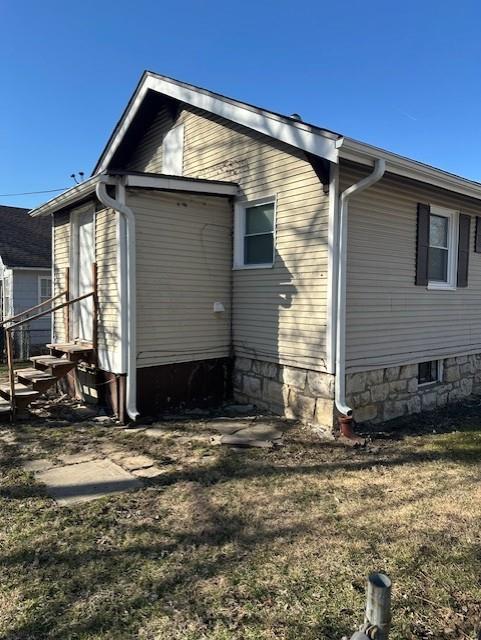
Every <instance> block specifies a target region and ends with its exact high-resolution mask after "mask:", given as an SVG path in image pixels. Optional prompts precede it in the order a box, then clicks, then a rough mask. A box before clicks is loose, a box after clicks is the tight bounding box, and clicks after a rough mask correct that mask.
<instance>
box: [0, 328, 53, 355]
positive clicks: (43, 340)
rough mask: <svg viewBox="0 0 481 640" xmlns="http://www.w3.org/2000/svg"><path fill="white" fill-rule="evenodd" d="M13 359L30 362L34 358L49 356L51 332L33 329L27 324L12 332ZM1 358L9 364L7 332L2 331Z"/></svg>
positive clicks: (0, 337)
mask: <svg viewBox="0 0 481 640" xmlns="http://www.w3.org/2000/svg"><path fill="white" fill-rule="evenodd" d="M12 336H13V358H14V360H16V361H17V362H19V361H24V360H28V359H29V358H31V357H32V356H38V355H42V354H47V353H48V352H49V351H48V348H47V346H46V345H47V343H48V342H50V331H48V330H46V329H32V328H31V327H30V325H28V324H25V325H23V326H21V327H18V328H17V329H14V330H13V331H12ZM0 358H1V361H2V362H4V363H5V362H7V352H6V345H5V331H3V330H2V331H0Z"/></svg>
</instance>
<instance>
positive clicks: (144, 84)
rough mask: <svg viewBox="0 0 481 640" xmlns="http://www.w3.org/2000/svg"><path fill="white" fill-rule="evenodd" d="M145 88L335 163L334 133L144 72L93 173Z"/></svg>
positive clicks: (102, 168)
mask: <svg viewBox="0 0 481 640" xmlns="http://www.w3.org/2000/svg"><path fill="white" fill-rule="evenodd" d="M148 91H155V92H157V93H159V94H162V95H165V96H167V97H169V98H173V99H175V100H179V101H181V102H184V103H186V104H189V105H191V106H193V107H197V108H198V109H202V110H203V111H207V112H209V113H212V114H214V115H216V116H220V117H222V118H225V119H226V120H230V121H231V122H235V123H237V124H240V125H243V126H245V127H247V128H248V129H252V130H253V131H257V132H259V133H263V134H264V135H266V136H269V137H270V138H275V139H276V140H280V141H282V142H285V143H286V144H289V145H291V146H293V147H297V148H298V149H302V150H303V151H307V152H308V153H312V154H314V155H316V156H320V157H321V158H325V159H326V160H329V161H330V162H337V155H338V154H337V150H336V139H337V138H338V135H337V134H332V133H330V132H327V131H326V132H324V133H323V132H321V130H319V131H318V132H317V131H315V130H314V129H313V128H312V127H310V126H309V125H306V124H304V123H302V122H299V121H296V120H293V121H292V123H291V122H286V119H287V118H285V117H282V116H279V115H277V114H274V113H272V112H270V111H265V110H261V109H257V108H255V107H252V106H250V105H247V104H245V103H243V102H238V101H234V100H230V99H227V98H225V97H224V96H221V95H219V94H216V93H212V92H210V91H206V90H205V89H200V88H198V87H194V86H192V85H188V84H185V83H181V82H178V81H177V80H173V79H171V78H166V77H164V76H159V75H157V74H153V73H151V72H146V73H145V74H144V76H143V77H142V79H141V81H140V84H139V87H138V88H137V90H136V93H134V96H133V97H132V99H131V102H130V104H129V105H128V106H127V109H126V111H125V113H124V115H123V116H122V118H121V120H120V123H119V125H118V127H117V130H116V131H114V134H113V135H112V137H111V139H110V140H109V142H108V143H107V146H106V148H105V150H104V151H103V153H102V155H101V157H100V160H99V162H98V163H97V166H96V168H95V173H96V174H97V173H102V172H103V171H106V170H107V168H108V166H109V162H110V160H111V159H112V157H113V155H114V154H115V152H116V151H117V149H118V147H119V145H120V144H121V142H122V140H123V138H124V136H125V134H126V133H127V131H128V129H129V127H130V125H131V124H132V121H133V119H134V118H135V115H136V114H137V111H138V110H139V108H140V105H141V104H142V102H143V101H144V98H145V96H146V94H147V92H148Z"/></svg>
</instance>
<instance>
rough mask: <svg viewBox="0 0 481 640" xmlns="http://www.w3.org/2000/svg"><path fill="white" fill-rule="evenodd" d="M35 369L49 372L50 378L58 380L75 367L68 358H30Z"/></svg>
mask: <svg viewBox="0 0 481 640" xmlns="http://www.w3.org/2000/svg"><path fill="white" fill-rule="evenodd" d="M30 360H31V362H33V366H34V367H35V369H38V370H40V371H50V372H51V374H52V376H55V378H56V379H57V380H58V379H59V378H63V376H64V375H66V374H67V373H68V372H69V371H71V370H72V369H73V368H74V367H75V362H72V360H69V359H68V358H57V356H34V357H33V358H30Z"/></svg>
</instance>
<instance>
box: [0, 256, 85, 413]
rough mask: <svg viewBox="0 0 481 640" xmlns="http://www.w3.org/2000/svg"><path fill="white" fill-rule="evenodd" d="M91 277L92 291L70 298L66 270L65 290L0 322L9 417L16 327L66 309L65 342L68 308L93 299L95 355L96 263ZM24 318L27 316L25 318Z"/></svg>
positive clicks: (13, 391)
mask: <svg viewBox="0 0 481 640" xmlns="http://www.w3.org/2000/svg"><path fill="white" fill-rule="evenodd" d="M92 275H93V286H94V288H93V289H92V291H89V292H88V293H84V294H83V295H81V296H77V297H76V298H70V297H69V295H70V293H69V269H68V268H67V269H66V274H65V282H66V289H65V290H64V291H62V292H61V293H57V295H55V296H52V297H51V298H49V299H48V300H44V301H43V302H41V303H40V304H37V305H35V306H34V307H30V308H29V309H25V310H24V311H21V312H20V313H17V314H16V315H14V316H11V317H10V318H6V319H5V320H2V321H1V322H0V327H3V329H4V332H5V346H6V349H7V367H8V381H9V386H10V403H11V407H10V413H11V415H12V416H13V415H15V373H14V368H13V367H14V364H13V359H14V358H13V336H12V332H13V330H14V329H16V328H17V327H20V326H23V325H25V324H27V323H28V322H31V321H32V320H38V318H43V317H44V316H46V315H48V314H53V313H55V311H59V310H60V309H66V311H67V313H66V316H65V319H64V322H66V327H65V329H66V336H67V342H68V339H69V330H70V314H69V310H70V307H71V306H72V305H74V304H76V303H77V302H80V301H81V300H85V299H86V298H90V297H92V298H93V307H94V308H93V314H92V338H93V348H94V352H95V353H97V322H98V321H97V317H98V303H97V265H96V263H93V264H92ZM63 296H65V297H66V300H65V302H62V303H61V304H57V305H55V306H54V307H51V308H50V309H47V310H45V311H41V312H39V313H35V314H34V315H33V316H31V315H29V314H30V313H31V312H32V311H36V310H37V309H41V308H42V307H44V306H45V305H47V304H52V303H53V302H55V301H56V300H59V299H60V298H62V297H63ZM24 316H27V317H26V318H25V317H24Z"/></svg>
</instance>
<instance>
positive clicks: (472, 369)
mask: <svg viewBox="0 0 481 640" xmlns="http://www.w3.org/2000/svg"><path fill="white" fill-rule="evenodd" d="M440 362H441V363H442V367H441V368H442V371H441V380H440V381H439V382H432V383H429V384H425V385H418V365H417V364H409V365H404V366H400V367H388V368H387V369H374V370H372V371H364V372H362V373H351V374H348V375H347V377H346V391H347V401H348V404H349V405H350V406H351V407H352V408H353V415H354V418H355V420H356V422H373V423H377V422H385V421H387V420H392V419H394V418H399V417H401V416H405V415H409V414H415V413H420V412H421V411H432V410H433V409H437V408H439V407H443V406H445V405H446V404H450V403H453V402H458V401H460V400H462V399H463V398H467V397H468V396H470V395H471V394H472V393H480V392H481V354H475V355H469V356H458V357H456V358H446V359H444V360H441V361H440Z"/></svg>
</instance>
